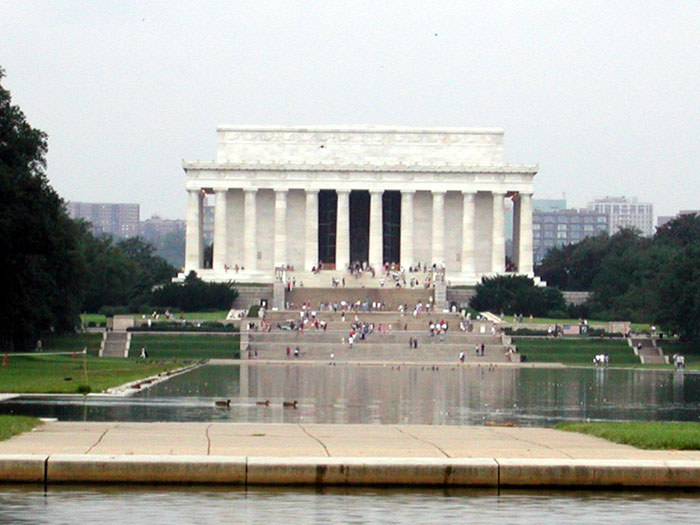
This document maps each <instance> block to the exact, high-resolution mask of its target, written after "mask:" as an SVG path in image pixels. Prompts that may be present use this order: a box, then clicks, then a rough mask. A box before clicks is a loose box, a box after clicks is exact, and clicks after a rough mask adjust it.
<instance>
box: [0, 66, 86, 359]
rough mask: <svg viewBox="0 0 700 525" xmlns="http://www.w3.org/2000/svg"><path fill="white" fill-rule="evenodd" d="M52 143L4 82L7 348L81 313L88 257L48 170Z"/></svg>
mask: <svg viewBox="0 0 700 525" xmlns="http://www.w3.org/2000/svg"><path fill="white" fill-rule="evenodd" d="M3 77H4V71H3V70H2V69H0V80H2V78H3ZM46 151H47V136H46V134H45V133H44V132H42V131H40V130H37V129H34V128H32V127H31V126H30V125H29V123H27V121H26V119H25V116H24V114H23V113H22V111H21V110H20V108H19V107H18V106H16V105H13V104H12V99H11V96H10V92H9V91H7V90H6V89H5V88H4V87H2V85H0V202H1V203H2V205H1V206H0V246H2V250H3V267H2V274H1V276H0V284H1V289H2V293H0V319H1V321H0V347H2V348H5V349H9V350H12V349H23V348H27V347H29V346H31V345H33V344H34V342H35V340H36V339H37V337H38V334H39V332H40V331H42V330H49V329H53V330H56V331H65V330H69V329H71V328H73V327H74V326H75V324H76V323H77V320H78V313H79V309H80V301H81V298H82V296H81V293H80V282H81V272H82V269H83V267H84V266H83V260H82V259H81V257H80V256H79V252H78V247H77V244H76V239H75V233H76V226H75V224H74V223H73V221H72V220H71V219H70V218H69V217H68V214H67V212H66V210H65V208H64V205H63V202H62V200H61V199H60V197H59V196H58V194H57V193H56V192H55V191H54V190H53V188H52V187H51V185H50V184H49V182H48V179H47V177H46V174H45V167H46V162H45V155H46Z"/></svg>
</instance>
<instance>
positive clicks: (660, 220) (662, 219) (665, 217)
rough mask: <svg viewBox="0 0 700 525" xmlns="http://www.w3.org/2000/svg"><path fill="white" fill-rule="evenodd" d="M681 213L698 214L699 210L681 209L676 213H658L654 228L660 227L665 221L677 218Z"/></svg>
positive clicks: (699, 213)
mask: <svg viewBox="0 0 700 525" xmlns="http://www.w3.org/2000/svg"><path fill="white" fill-rule="evenodd" d="M681 215H700V210H681V211H679V212H678V213H677V214H676V215H660V216H659V217H658V218H657V219H656V228H657V229H658V228H661V227H662V226H663V225H664V224H666V223H667V222H671V221H672V220H673V219H677V218H678V217H680V216H681Z"/></svg>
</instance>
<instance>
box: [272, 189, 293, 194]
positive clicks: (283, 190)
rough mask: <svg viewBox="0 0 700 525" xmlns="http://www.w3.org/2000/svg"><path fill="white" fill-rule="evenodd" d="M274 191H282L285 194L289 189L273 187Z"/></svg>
mask: <svg viewBox="0 0 700 525" xmlns="http://www.w3.org/2000/svg"><path fill="white" fill-rule="evenodd" d="M274 191H275V193H284V194H287V192H289V190H288V189H287V188H275V190H274Z"/></svg>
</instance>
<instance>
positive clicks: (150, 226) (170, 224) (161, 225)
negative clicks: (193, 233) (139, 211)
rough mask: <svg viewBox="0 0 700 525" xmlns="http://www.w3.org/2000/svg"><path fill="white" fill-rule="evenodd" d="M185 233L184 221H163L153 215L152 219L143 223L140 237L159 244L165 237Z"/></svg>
mask: <svg viewBox="0 0 700 525" xmlns="http://www.w3.org/2000/svg"><path fill="white" fill-rule="evenodd" d="M177 231H181V232H184V231H185V221H184V220H182V219H163V218H162V217H159V216H158V215H153V216H152V217H151V218H150V219H146V220H144V221H141V229H140V233H139V235H140V236H141V237H143V238H144V239H145V240H146V241H149V242H152V243H154V244H157V243H158V242H159V241H160V240H161V239H162V238H163V237H164V236H165V235H167V234H168V233H172V232H177Z"/></svg>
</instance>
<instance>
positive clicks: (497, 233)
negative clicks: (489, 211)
mask: <svg viewBox="0 0 700 525" xmlns="http://www.w3.org/2000/svg"><path fill="white" fill-rule="evenodd" d="M504 198H505V193H503V192H493V227H492V229H491V272H492V273H498V274H500V273H504V272H505V271H506V232H505V222H506V221H505V206H504V203H503V199H504Z"/></svg>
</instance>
